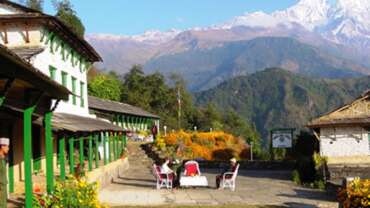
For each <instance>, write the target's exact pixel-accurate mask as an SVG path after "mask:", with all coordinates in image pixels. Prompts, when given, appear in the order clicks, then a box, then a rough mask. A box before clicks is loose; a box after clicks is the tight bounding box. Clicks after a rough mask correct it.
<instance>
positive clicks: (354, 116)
mask: <svg viewBox="0 0 370 208" xmlns="http://www.w3.org/2000/svg"><path fill="white" fill-rule="evenodd" d="M359 105H361V108H359ZM348 112H351V113H350V114H348ZM349 124H351V125H353V124H356V125H365V126H368V125H370V90H368V91H366V92H365V93H363V94H362V96H360V97H359V98H357V99H355V100H354V101H352V102H351V103H349V104H347V105H344V106H342V107H340V108H338V109H336V110H334V111H331V112H329V113H326V114H324V115H323V116H321V117H319V118H316V119H314V120H312V121H311V122H310V123H308V124H307V127H309V128H318V127H321V126H335V125H349Z"/></svg>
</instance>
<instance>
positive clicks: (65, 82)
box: [62, 71, 69, 103]
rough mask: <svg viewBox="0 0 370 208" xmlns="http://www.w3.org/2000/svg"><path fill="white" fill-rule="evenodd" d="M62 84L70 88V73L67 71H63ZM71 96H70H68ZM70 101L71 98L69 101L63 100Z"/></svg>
mask: <svg viewBox="0 0 370 208" xmlns="http://www.w3.org/2000/svg"><path fill="white" fill-rule="evenodd" d="M62 85H63V86H64V87H65V88H68V73H67V72H64V71H62ZM68 97H69V96H68ZM68 101H69V98H68V100H67V101H63V102H66V103H68Z"/></svg>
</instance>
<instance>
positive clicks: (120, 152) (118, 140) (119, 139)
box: [117, 132, 123, 158]
mask: <svg viewBox="0 0 370 208" xmlns="http://www.w3.org/2000/svg"><path fill="white" fill-rule="evenodd" d="M121 138H122V132H117V142H118V158H121V155H122V150H123V148H122V147H123V146H122V139H121Z"/></svg>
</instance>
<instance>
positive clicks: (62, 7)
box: [54, 0, 85, 37]
mask: <svg viewBox="0 0 370 208" xmlns="http://www.w3.org/2000/svg"><path fill="white" fill-rule="evenodd" d="M54 7H55V10H56V11H57V13H56V15H55V16H56V17H58V18H59V19H60V20H61V21H62V22H63V23H64V24H66V25H67V26H68V27H70V28H71V29H72V31H73V32H75V33H76V35H78V36H79V37H83V36H84V34H85V27H84V25H83V24H82V22H81V19H80V18H79V17H78V16H77V14H76V12H75V11H74V10H73V6H72V4H71V2H70V1H69V0H60V1H54Z"/></svg>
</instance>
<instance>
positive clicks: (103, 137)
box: [101, 132, 108, 165]
mask: <svg viewBox="0 0 370 208" xmlns="http://www.w3.org/2000/svg"><path fill="white" fill-rule="evenodd" d="M101 136H102V139H103V158H104V165H106V164H108V161H107V160H108V158H107V146H106V144H107V136H106V134H105V133H103V132H102V133H101Z"/></svg>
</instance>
